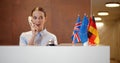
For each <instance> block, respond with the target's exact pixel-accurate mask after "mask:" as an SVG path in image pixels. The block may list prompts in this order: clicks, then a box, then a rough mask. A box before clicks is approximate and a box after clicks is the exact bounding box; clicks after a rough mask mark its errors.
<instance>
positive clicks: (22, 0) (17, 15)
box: [0, 0, 90, 45]
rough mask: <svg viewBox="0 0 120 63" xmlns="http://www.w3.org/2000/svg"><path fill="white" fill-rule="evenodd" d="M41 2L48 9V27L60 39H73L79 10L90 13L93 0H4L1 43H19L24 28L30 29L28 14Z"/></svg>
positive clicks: (0, 10)
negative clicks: (91, 0)
mask: <svg viewBox="0 0 120 63" xmlns="http://www.w3.org/2000/svg"><path fill="white" fill-rule="evenodd" d="M36 6H41V7H43V8H45V9H46V11H47V18H48V19H47V21H48V22H47V29H48V31H50V32H52V33H54V34H55V35H56V36H57V37H58V41H59V43H64V42H69V43H71V35H72V31H73V27H74V24H75V21H76V19H77V15H78V13H79V14H80V16H81V18H82V17H83V15H84V13H86V14H87V15H88V16H89V14H90V0H0V45H18V44H19V36H20V34H21V33H22V32H25V31H29V30H30V27H29V24H28V21H27V17H28V16H29V15H30V13H31V10H32V9H33V8H34V7H36Z"/></svg>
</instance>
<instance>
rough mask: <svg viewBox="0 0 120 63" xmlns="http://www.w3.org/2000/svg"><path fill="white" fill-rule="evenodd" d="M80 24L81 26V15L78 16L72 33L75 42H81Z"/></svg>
mask: <svg viewBox="0 0 120 63" xmlns="http://www.w3.org/2000/svg"><path fill="white" fill-rule="evenodd" d="M80 26H81V21H80V16H78V18H77V21H76V23H75V26H74V30H73V34H72V43H73V44H76V43H78V42H80V36H79V31H80Z"/></svg>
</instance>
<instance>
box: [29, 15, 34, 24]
mask: <svg viewBox="0 0 120 63" xmlns="http://www.w3.org/2000/svg"><path fill="white" fill-rule="evenodd" d="M28 22H29V24H30V25H31V26H33V22H32V16H28Z"/></svg>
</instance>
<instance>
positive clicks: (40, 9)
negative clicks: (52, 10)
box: [31, 7, 46, 17]
mask: <svg viewBox="0 0 120 63" xmlns="http://www.w3.org/2000/svg"><path fill="white" fill-rule="evenodd" d="M34 11H41V12H43V13H44V16H45V17H46V12H45V10H44V9H43V8H42V7H35V8H34V9H33V10H32V12H31V16H32V14H33V12H34Z"/></svg>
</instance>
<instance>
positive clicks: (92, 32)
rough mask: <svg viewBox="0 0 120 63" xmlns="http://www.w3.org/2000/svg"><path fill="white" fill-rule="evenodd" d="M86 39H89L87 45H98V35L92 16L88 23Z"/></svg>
mask: <svg viewBox="0 0 120 63" xmlns="http://www.w3.org/2000/svg"><path fill="white" fill-rule="evenodd" d="M88 38H89V45H92V46H95V45H99V42H100V40H99V34H98V31H97V27H96V23H95V19H94V16H93V17H92V18H91V17H90V23H89V26H88Z"/></svg>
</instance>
